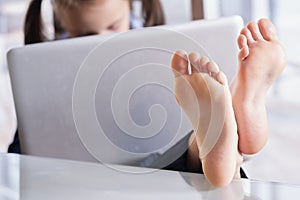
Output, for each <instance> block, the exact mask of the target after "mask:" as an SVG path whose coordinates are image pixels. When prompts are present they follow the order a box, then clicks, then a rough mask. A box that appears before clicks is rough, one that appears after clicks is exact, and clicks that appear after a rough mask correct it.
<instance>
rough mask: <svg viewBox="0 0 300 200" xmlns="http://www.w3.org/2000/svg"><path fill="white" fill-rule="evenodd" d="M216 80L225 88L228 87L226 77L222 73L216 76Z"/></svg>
mask: <svg viewBox="0 0 300 200" xmlns="http://www.w3.org/2000/svg"><path fill="white" fill-rule="evenodd" d="M216 80H217V81H218V82H219V83H221V84H222V85H224V86H226V85H228V80H227V77H226V75H225V74H224V73H223V72H221V71H220V72H218V73H217V75H216Z"/></svg>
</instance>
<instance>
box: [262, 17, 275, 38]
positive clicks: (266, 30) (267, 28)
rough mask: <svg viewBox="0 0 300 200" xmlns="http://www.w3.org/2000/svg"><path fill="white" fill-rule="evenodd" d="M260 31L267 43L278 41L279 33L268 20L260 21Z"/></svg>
mask: <svg viewBox="0 0 300 200" xmlns="http://www.w3.org/2000/svg"><path fill="white" fill-rule="evenodd" d="M258 27H259V30H260V32H261V34H262V36H263V38H264V39H265V40H267V41H271V40H277V39H278V38H277V32H276V29H275V26H274V24H273V23H272V22H271V21H270V20H268V19H260V20H259V21H258Z"/></svg>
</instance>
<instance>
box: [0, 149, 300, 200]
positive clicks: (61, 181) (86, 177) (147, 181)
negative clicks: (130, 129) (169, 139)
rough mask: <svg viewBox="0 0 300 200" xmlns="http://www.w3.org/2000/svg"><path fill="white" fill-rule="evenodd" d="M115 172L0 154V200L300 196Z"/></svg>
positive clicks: (295, 190) (159, 173)
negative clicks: (217, 186) (215, 186)
mask: <svg viewBox="0 0 300 200" xmlns="http://www.w3.org/2000/svg"><path fill="white" fill-rule="evenodd" d="M117 169H124V170H116V168H114V167H113V166H108V165H102V164H100V163H99V164H97V163H85V162H77V161H70V160H58V159H50V158H40V157H30V156H20V155H12V154H6V155H0V199H1V200H2V199H3V200H14V199H20V198H21V199H22V200H36V199H38V200H40V199H43V200H48V199H51V200H53V199H64V200H65V199H72V200H77V199H80V200H81V199H89V200H93V199H97V200H99V199H110V200H111V199H112V200H114V199H118V200H119V199H122V200H125V199H130V200H135V199H137V200H140V199H143V200H144V199H146V200H147V199H149V200H150V199H151V200H153V199H164V200H166V199H172V200H176V199H178V200H179V199H180V200H181V199H189V200H194V199H195V200H202V199H207V200H215V199H217V200H220V199H222V200H227V199H228V200H235V199H238V200H242V199H247V200H260V199H261V200H269V199H270V200H271V199H272V200H274V199H289V200H291V199H299V195H300V187H298V186H293V185H286V184H279V183H267V182H258V181H251V180H246V179H244V180H234V181H233V182H232V183H231V184H230V185H229V186H227V187H224V188H214V187H212V186H210V185H209V184H208V183H207V181H206V180H205V178H204V176H203V175H201V174H192V173H181V172H173V171H165V170H151V171H149V170H148V172H145V171H144V169H143V168H134V167H127V166H123V167H120V166H119V167H117ZM127 169H130V170H127ZM126 171H130V172H131V173H128V172H126ZM133 171H135V172H136V173H132V172H133ZM143 172H144V173H143ZM18 185H19V187H18Z"/></svg>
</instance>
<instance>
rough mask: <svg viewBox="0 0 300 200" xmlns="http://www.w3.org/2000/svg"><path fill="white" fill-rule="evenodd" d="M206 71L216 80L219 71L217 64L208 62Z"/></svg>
mask: <svg viewBox="0 0 300 200" xmlns="http://www.w3.org/2000/svg"><path fill="white" fill-rule="evenodd" d="M207 70H208V71H209V73H210V75H211V76H212V77H213V78H214V79H216V78H217V77H216V76H217V74H218V73H219V71H220V69H219V66H218V65H217V63H215V62H208V63H207Z"/></svg>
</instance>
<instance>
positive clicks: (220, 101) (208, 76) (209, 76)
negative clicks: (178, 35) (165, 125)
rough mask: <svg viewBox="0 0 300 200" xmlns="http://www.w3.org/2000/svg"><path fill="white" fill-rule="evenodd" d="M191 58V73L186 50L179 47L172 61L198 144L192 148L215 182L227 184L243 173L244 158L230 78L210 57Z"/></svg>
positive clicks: (177, 90)
mask: <svg viewBox="0 0 300 200" xmlns="http://www.w3.org/2000/svg"><path fill="white" fill-rule="evenodd" d="M189 59H190V61H191V64H192V74H190V75H189V74H188V58H187V54H186V53H185V52H184V51H177V52H176V53H175V54H174V55H173V58H172V62H171V65H172V69H173V72H174V74H175V95H176V98H177V101H178V103H179V104H180V106H181V107H182V109H183V110H184V112H185V113H186V114H187V116H188V117H189V119H190V121H191V123H192V126H193V128H194V136H193V137H195V138H196V142H193V143H194V145H196V147H195V146H194V147H193V146H190V147H189V150H190V149H191V151H192V154H193V155H195V156H194V160H195V163H197V161H198V162H199V159H200V160H201V162H202V167H203V171H204V174H205V176H206V178H207V180H208V181H209V182H210V183H211V184H212V185H214V186H224V185H227V184H229V183H230V182H231V180H232V179H233V178H234V177H235V176H236V175H237V176H239V167H240V164H241V159H242V158H241V155H240V154H239V152H238V135H237V126H236V122H235V117H234V112H233V107H232V99H231V94H230V91H229V87H228V81H227V78H226V76H225V75H224V73H222V72H220V71H219V68H218V66H217V65H216V64H215V63H213V62H210V61H209V60H208V58H206V57H200V55H199V54H197V53H192V54H190V55H189ZM195 149H196V150H195ZM195 151H196V152H195ZM237 172H238V173H237Z"/></svg>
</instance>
